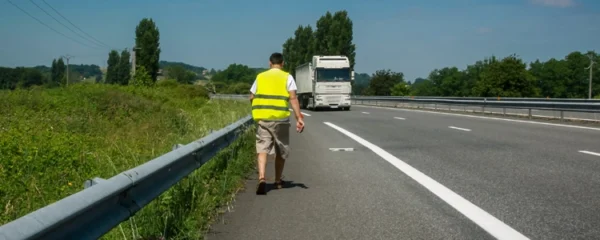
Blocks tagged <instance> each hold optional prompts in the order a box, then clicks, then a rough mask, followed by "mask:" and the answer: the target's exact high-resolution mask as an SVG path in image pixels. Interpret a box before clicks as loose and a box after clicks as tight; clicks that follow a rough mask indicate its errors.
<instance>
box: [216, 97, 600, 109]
mask: <svg viewBox="0 0 600 240" xmlns="http://www.w3.org/2000/svg"><path fill="white" fill-rule="evenodd" d="M210 97H211V98H212V99H232V100H235V99H240V100H242V99H248V97H249V95H247V94H213V95H211V96H210ZM351 99H352V101H354V102H361V101H362V102H364V101H376V102H377V101H382V102H407V103H416V104H443V105H460V106H478V107H482V108H488V107H493V108H512V109H530V110H531V109H535V110H550V111H565V112H592V113H598V112H600V100H598V99H591V100H589V99H556V98H554V99H551V98H550V99H546V98H478V97H472V98H460V97H396V96H352V98H351Z"/></svg>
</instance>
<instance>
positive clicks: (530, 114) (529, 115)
mask: <svg viewBox="0 0 600 240" xmlns="http://www.w3.org/2000/svg"><path fill="white" fill-rule="evenodd" d="M529 119H531V108H530V109H529Z"/></svg>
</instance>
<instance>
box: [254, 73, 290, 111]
mask: <svg viewBox="0 0 600 240" xmlns="http://www.w3.org/2000/svg"><path fill="white" fill-rule="evenodd" d="M287 79H288V73H287V72H285V71H283V70H280V69H276V68H274V69H270V70H267V71H265V72H262V73H260V74H258V76H257V77H256V94H254V99H253V100H252V118H254V120H256V121H258V120H283V119H286V118H288V117H289V116H290V110H289V106H288V101H289V97H290V94H289V92H288V91H287Z"/></svg>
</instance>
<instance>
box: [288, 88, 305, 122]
mask: <svg viewBox="0 0 600 240" xmlns="http://www.w3.org/2000/svg"><path fill="white" fill-rule="evenodd" d="M288 92H289V93H290V103H291V104H292V109H293V110H294V115H295V116H296V120H298V119H302V118H303V116H302V113H300V104H299V103H298V96H297V95H296V90H293V91H288Z"/></svg>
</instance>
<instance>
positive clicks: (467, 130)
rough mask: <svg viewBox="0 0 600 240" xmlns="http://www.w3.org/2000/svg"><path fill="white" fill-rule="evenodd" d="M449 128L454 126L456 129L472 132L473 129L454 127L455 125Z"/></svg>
mask: <svg viewBox="0 0 600 240" xmlns="http://www.w3.org/2000/svg"><path fill="white" fill-rule="evenodd" d="M448 128H452V129H456V130H461V131H465V132H470V131H471V129H466V128H459V127H454V126H450V127H448Z"/></svg>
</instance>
